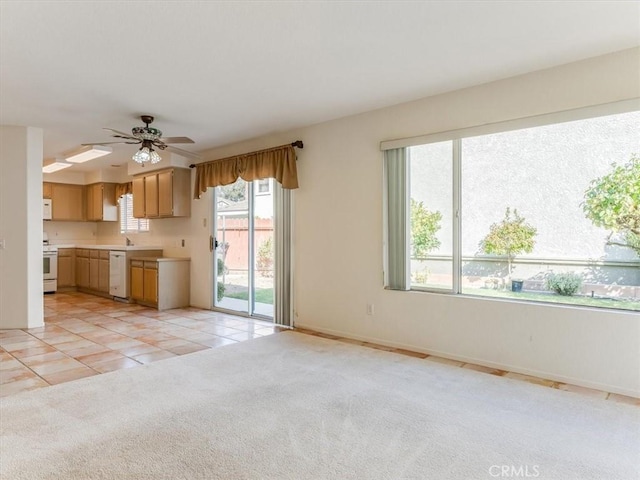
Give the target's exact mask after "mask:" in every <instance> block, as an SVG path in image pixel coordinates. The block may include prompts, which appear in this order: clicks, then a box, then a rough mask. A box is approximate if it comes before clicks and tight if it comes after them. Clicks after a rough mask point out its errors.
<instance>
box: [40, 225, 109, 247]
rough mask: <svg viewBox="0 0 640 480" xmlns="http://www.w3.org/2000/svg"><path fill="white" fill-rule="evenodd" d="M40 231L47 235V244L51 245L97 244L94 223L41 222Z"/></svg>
mask: <svg viewBox="0 0 640 480" xmlns="http://www.w3.org/2000/svg"><path fill="white" fill-rule="evenodd" d="M42 230H43V231H44V232H46V233H47V235H49V243H51V244H53V245H62V244H70V243H72V244H85V245H93V244H95V243H98V242H97V239H98V227H97V225H96V223H95V222H56V221H43V222H42Z"/></svg>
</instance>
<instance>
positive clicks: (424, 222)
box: [411, 198, 442, 258]
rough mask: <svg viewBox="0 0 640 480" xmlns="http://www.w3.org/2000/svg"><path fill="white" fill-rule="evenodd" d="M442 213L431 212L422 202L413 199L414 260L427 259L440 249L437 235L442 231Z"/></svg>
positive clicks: (412, 242) (412, 232)
mask: <svg viewBox="0 0 640 480" xmlns="http://www.w3.org/2000/svg"><path fill="white" fill-rule="evenodd" d="M441 220H442V214H441V213H440V212H437V211H436V212H431V211H429V210H427V208H426V207H425V206H424V205H423V203H422V202H416V201H415V200H414V199H413V198H412V199H411V245H412V250H413V252H412V254H413V257H414V258H420V257H426V256H427V254H428V253H429V252H430V251H431V250H435V249H436V248H438V247H440V240H438V238H437V237H436V233H437V232H438V230H440V221H441Z"/></svg>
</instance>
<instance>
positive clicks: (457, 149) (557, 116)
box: [380, 98, 640, 311]
mask: <svg viewBox="0 0 640 480" xmlns="http://www.w3.org/2000/svg"><path fill="white" fill-rule="evenodd" d="M635 111H640V98H634V99H629V100H622V101H618V102H612V103H607V104H600V105H595V106H589V107H583V108H577V109H572V110H565V111H560V112H553V113H548V114H543V115H536V116H531V117H524V118H518V119H513V120H507V121H503V122H496V123H487V124H484V125H478V126H473V127H468V128H462V129H458V130H450V131H445V132H438V133H434V134H428V135H421V136H417V137H409V138H403V139H397V140H388V141H383V142H381V143H380V149H381V150H382V151H383V152H384V151H385V150H394V149H398V148H406V149H407V158H409V156H410V155H409V148H410V147H414V146H419V145H428V144H431V143H439V142H447V141H450V142H452V147H453V148H452V150H453V155H452V162H453V174H452V177H453V178H452V181H453V186H452V187H453V189H452V192H453V193H452V199H451V201H452V207H453V210H452V211H453V219H452V226H453V239H452V261H453V268H452V274H453V281H452V288H450V289H449V288H434V287H422V286H414V285H411V282H410V281H409V283H408V285H407V286H408V289H407V290H405V291H417V292H427V293H439V294H444V295H462V296H467V297H472V298H482V299H485V300H495V301H507V302H509V301H515V302H525V303H534V304H545V302H543V301H538V300H520V299H509V298H494V297H489V296H482V295H474V294H471V293H463V291H462V277H463V275H462V141H463V139H466V138H471V137H477V136H483V135H490V134H496V133H505V132H509V131H514V130H521V129H527V128H535V127H543V126H547V125H555V124H561V123H566V122H574V121H579V120H588V119H590V118H597V117H602V116H608V115H616V114H623V113H629V112H635ZM409 175H410V173H409ZM384 182H385V185H384V188H383V191H384V192H385V198H384V201H383V207H384V208H385V211H384V214H383V229H384V232H385V233H384V244H385V245H387V229H388V222H389V218H388V214H387V209H386V205H387V198H386V189H387V185H386V178H385V179H384ZM407 198H411V189H410V188H409V189H407ZM407 222H408V224H409V226H410V223H411V222H410V220H407ZM409 255H410V253H409V249H407V256H409ZM389 257H390V255H389V252H388V250H387V247H385V251H384V255H383V260H384V278H385V279H386V278H388V274H387V270H388V268H389V264H388V259H389ZM386 285H387V284H386V281H385V288H387V289H390V288H389V287H388V286H386ZM401 291H402V290H401ZM546 304H547V305H549V304H551V305H559V306H563V307H570V308H593V307H589V306H588V305H574V304H565V303H557V304H556V303H546ZM614 310H615V309H614ZM616 311H617V310H616Z"/></svg>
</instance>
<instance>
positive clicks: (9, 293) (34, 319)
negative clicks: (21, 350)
mask: <svg viewBox="0 0 640 480" xmlns="http://www.w3.org/2000/svg"><path fill="white" fill-rule="evenodd" d="M41 223H42V130H41V129H39V128H33V127H19V126H16V127H14V126H2V127H0V239H2V240H3V241H4V248H3V249H0V329H2V328H36V327H40V326H42V325H43V324H44V319H43V312H44V307H43V299H42V292H43V284H42V280H43V278H42V271H43V269H42V225H41Z"/></svg>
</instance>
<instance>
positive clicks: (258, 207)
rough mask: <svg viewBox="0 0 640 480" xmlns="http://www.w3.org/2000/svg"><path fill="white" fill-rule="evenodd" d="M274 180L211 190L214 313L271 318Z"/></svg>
mask: <svg viewBox="0 0 640 480" xmlns="http://www.w3.org/2000/svg"><path fill="white" fill-rule="evenodd" d="M273 187H274V185H273V180H268V179H267V180H256V181H254V182H245V181H244V180H242V179H238V181H236V182H235V183H233V184H231V185H226V186H224V187H216V189H215V195H214V219H215V222H214V241H213V243H214V247H215V248H214V252H215V254H214V266H213V267H214V272H215V273H214V279H215V280H214V292H213V299H214V300H213V304H214V306H215V307H217V308H220V309H224V310H230V311H234V312H238V313H243V314H246V315H251V316H253V315H257V316H261V317H268V318H273V313H274V283H275V269H274V252H275V237H274V196H273Z"/></svg>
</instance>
